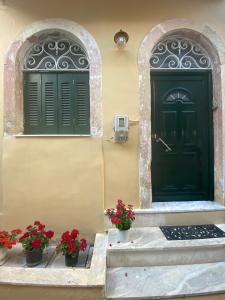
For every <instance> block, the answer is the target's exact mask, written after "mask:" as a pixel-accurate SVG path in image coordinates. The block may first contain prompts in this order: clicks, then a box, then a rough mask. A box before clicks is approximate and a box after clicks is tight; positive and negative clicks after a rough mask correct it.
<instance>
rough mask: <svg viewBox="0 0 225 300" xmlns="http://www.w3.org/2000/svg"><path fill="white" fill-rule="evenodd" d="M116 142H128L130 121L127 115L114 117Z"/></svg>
mask: <svg viewBox="0 0 225 300" xmlns="http://www.w3.org/2000/svg"><path fill="white" fill-rule="evenodd" d="M113 129H114V141H115V142H116V143H125V142H127V140H128V129H129V119H128V116H126V115H115V116H114V117H113Z"/></svg>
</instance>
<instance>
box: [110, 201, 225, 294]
mask: <svg viewBox="0 0 225 300" xmlns="http://www.w3.org/2000/svg"><path fill="white" fill-rule="evenodd" d="M215 204H216V203H215ZM216 205H217V204H216ZM220 208H221V209H220ZM217 209H218V211H217V210H213V209H212V208H211V209H210V210H209V211H208V212H206V211H204V212H205V215H206V216H205V218H206V219H207V220H208V221H207V223H211V224H212V223H214V224H215V223H216V222H215V221H218V220H219V222H218V224H217V226H218V227H219V228H220V229H222V230H223V231H225V224H224V223H225V221H224V217H223V213H224V207H217ZM192 212H193V213H196V210H193V211H192ZM199 212H201V211H199ZM217 212H219V215H217ZM221 212H222V214H221ZM140 213H141V210H140ZM143 213H144V212H143V211H142V214H143ZM155 213H156V212H155ZM158 213H159V212H158ZM167 213H169V214H175V213H174V212H173V211H169V209H168V208H167ZM177 213H178V214H179V212H178V211H177ZM181 213H184V212H183V211H182V212H181ZM186 213H187V214H188V215H189V214H190V215H191V211H190V210H189V211H187V212H186ZM210 213H211V215H210ZM149 214H154V213H153V212H152V210H151V212H150V213H149ZM160 214H162V215H165V214H166V212H165V207H164V211H161V212H160ZM207 214H209V215H207ZM136 216H137V214H136ZM202 216H203V217H204V215H203V214H202ZM213 216H214V217H215V218H213ZM218 216H219V217H218ZM149 217H150V216H149ZM189 217H190V216H189ZM193 220H194V221H195V220H197V219H195V218H194V219H193V218H192V222H191V223H192V224H199V222H193ZM164 221H165V219H161V220H158V225H165V223H164ZM146 223H147V219H145V218H144V219H143V220H141V218H139V220H138V224H137V223H136V228H132V229H131V230H130V237H129V242H126V243H118V242H117V231H116V229H109V231H108V245H107V274H106V286H105V298H106V299H117V300H119V299H121V300H122V299H129V300H131V299H163V298H172V299H175V298H179V299H182V298H184V297H194V296H204V299H210V300H212V299H215V300H218V299H225V295H222V296H224V298H220V297H219V294H221V293H225V238H214V239H198V240H177V241H168V240H167V239H166V238H165V236H164V235H163V233H162V232H161V230H160V228H159V227H158V226H151V225H153V223H151V224H146ZM171 223H172V224H168V223H167V225H177V223H176V222H175V224H174V222H171ZM201 223H202V222H201ZM201 223H200V224H201ZM205 223H206V222H204V223H202V224H205ZM178 224H179V225H182V224H183V223H181V222H178ZM189 224H190V223H189ZM141 225H145V226H146V225H148V226H147V227H141Z"/></svg>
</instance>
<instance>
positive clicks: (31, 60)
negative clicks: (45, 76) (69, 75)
mask: <svg viewBox="0 0 225 300" xmlns="http://www.w3.org/2000/svg"><path fill="white" fill-rule="evenodd" d="M23 67H24V70H52V71H53V70H76V71H78V70H81V71H83V70H89V61H88V56H87V53H86V51H85V50H84V49H83V48H82V47H81V46H80V45H79V44H78V43H77V42H74V41H73V40H70V39H68V38H61V39H58V38H54V37H49V38H47V39H45V40H42V41H39V42H38V43H36V44H33V45H32V46H31V48H30V49H28V51H27V53H26V55H25V60H24V66H23Z"/></svg>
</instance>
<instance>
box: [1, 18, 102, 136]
mask: <svg viewBox="0 0 225 300" xmlns="http://www.w3.org/2000/svg"><path fill="white" fill-rule="evenodd" d="M50 31H61V32H64V33H65V34H68V35H70V36H71V37H72V38H74V39H76V40H78V41H79V43H81V45H82V46H83V47H84V48H85V50H86V51H87V55H88V58H89V63H90V112H91V113H90V123H91V136H94V137H100V136H102V104H101V96H102V78H101V76H102V75H101V74H102V73H101V70H102V63H101V55H100V51H99V48H98V46H97V43H96V41H95V40H94V38H93V37H92V35H91V34H90V33H89V32H88V31H87V30H86V29H84V28H83V27H82V26H80V25H79V24H77V23H75V22H73V21H69V20H65V19H46V20H41V21H38V22H35V23H32V24H31V25H29V26H28V27H27V28H26V29H25V30H24V31H23V32H22V34H21V35H20V36H19V37H18V38H17V39H16V40H15V41H14V42H13V43H12V44H11V46H10V48H9V50H8V52H7V54H6V58H5V65H4V135H7V136H9V135H15V134H21V133H23V81H22V77H23V76H22V62H23V59H24V55H25V52H26V50H27V49H28V47H29V46H30V45H31V44H32V43H33V42H34V41H35V40H36V39H37V37H38V36H39V35H41V34H43V33H45V32H50Z"/></svg>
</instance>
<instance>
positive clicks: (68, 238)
mask: <svg viewBox="0 0 225 300" xmlns="http://www.w3.org/2000/svg"><path fill="white" fill-rule="evenodd" d="M78 235H79V231H78V230H77V229H73V230H72V231H71V232H69V231H66V232H64V233H63V234H62V236H61V239H60V243H59V245H58V246H57V252H58V253H59V252H61V253H62V254H63V255H65V264H66V266H67V267H75V266H76V264H77V262H78V257H79V252H80V250H81V251H84V250H85V249H86V247H87V241H86V240H85V239H80V240H79V239H78Z"/></svg>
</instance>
